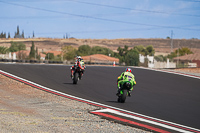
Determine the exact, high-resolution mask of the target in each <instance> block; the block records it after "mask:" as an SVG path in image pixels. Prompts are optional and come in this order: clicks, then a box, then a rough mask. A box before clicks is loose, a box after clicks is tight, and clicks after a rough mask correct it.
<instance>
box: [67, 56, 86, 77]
mask: <svg viewBox="0 0 200 133" xmlns="http://www.w3.org/2000/svg"><path fill="white" fill-rule="evenodd" d="M76 66H77V67H79V68H80V71H82V73H81V74H82V75H81V76H83V73H84V71H85V68H86V66H85V63H84V61H83V59H82V58H81V56H77V57H76V61H75V63H74V66H72V67H71V78H72V79H73V78H74V75H73V74H74V71H75V67H76Z"/></svg>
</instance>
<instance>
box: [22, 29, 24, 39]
mask: <svg viewBox="0 0 200 133" xmlns="http://www.w3.org/2000/svg"><path fill="white" fill-rule="evenodd" d="M22 38H24V30H23V31H22Z"/></svg>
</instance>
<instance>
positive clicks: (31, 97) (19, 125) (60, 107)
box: [0, 74, 148, 133]
mask: <svg viewBox="0 0 200 133" xmlns="http://www.w3.org/2000/svg"><path fill="white" fill-rule="evenodd" d="M97 109H100V108H99V107H96V106H91V105H88V104H86V103H82V102H78V101H75V100H71V99H67V98H64V97H61V96H57V95H53V94H50V93H47V92H44V91H42V90H38V89H36V88H32V87H30V86H28V85H25V84H23V83H20V82H18V81H15V80H13V79H10V78H8V77H5V76H3V75H1V74H0V132H1V133H26V132H38V133H55V132H56V133H57V132H62V133H63V132H65V133H86V132H87V133H131V132H135V133H148V132H147V131H145V130H141V129H138V128H134V127H131V126H126V125H122V124H119V123H116V122H114V121H108V120H106V119H102V118H101V117H99V116H96V115H93V114H90V113H89V111H92V110H97Z"/></svg>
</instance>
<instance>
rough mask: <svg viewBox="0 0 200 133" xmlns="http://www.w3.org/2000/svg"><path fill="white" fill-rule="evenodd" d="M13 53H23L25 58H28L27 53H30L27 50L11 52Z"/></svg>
mask: <svg viewBox="0 0 200 133" xmlns="http://www.w3.org/2000/svg"><path fill="white" fill-rule="evenodd" d="M13 53H15V54H16V55H17V54H19V53H20V54H21V53H23V54H26V56H28V55H29V53H30V51H29V50H20V51H17V52H13Z"/></svg>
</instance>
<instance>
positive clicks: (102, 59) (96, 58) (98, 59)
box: [82, 54, 119, 64]
mask: <svg viewBox="0 0 200 133" xmlns="http://www.w3.org/2000/svg"><path fill="white" fill-rule="evenodd" d="M82 58H83V60H84V62H87V63H97V64H98V63H110V64H112V63H113V62H115V63H116V64H119V59H118V58H114V57H110V56H107V55H103V54H94V55H89V56H82Z"/></svg>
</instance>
